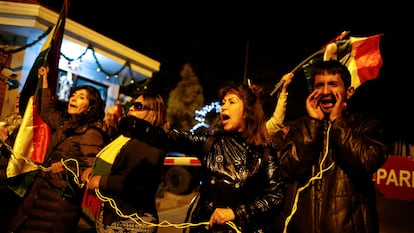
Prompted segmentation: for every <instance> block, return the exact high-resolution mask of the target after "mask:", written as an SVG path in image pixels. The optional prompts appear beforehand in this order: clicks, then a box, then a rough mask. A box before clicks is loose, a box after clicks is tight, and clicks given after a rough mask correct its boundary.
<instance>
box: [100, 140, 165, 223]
mask: <svg viewBox="0 0 414 233" xmlns="http://www.w3.org/2000/svg"><path fill="white" fill-rule="evenodd" d="M165 154H166V152H165V151H164V150H162V149H158V148H156V147H152V146H150V145H148V144H147V143H144V142H142V141H140V140H139V139H136V138H132V139H131V140H129V141H128V142H127V143H126V144H125V145H124V146H123V147H122V148H121V149H120V150H119V153H118V154H117V156H116V159H115V161H114V163H113V164H112V167H111V173H110V174H108V175H103V176H102V178H101V180H100V183H99V187H100V191H101V192H102V194H103V195H105V196H108V197H110V198H112V199H113V200H114V201H115V203H116V206H117V208H118V210H120V211H121V212H122V213H123V214H124V215H130V214H134V213H136V214H138V215H139V216H144V213H149V214H151V215H153V216H154V217H155V218H156V222H154V223H158V213H157V209H156V202H155V201H156V192H157V189H158V187H159V184H160V181H161V174H162V167H163V162H164V156H165ZM116 211H117V210H116V209H114V207H112V206H111V205H110V203H109V202H105V206H104V211H103V223H104V224H105V225H110V224H111V223H113V222H115V221H117V220H120V219H122V220H124V219H123V218H122V217H119V215H118V214H117V213H116Z"/></svg>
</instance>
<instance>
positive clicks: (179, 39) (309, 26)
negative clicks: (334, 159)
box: [39, 0, 414, 141]
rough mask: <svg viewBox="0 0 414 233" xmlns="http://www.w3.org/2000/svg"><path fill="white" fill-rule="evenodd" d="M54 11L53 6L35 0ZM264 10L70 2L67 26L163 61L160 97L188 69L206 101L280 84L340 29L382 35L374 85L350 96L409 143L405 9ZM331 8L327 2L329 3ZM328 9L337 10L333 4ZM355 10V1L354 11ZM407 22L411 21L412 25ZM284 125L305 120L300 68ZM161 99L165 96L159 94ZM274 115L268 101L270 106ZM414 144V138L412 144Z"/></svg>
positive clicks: (257, 6) (258, 6)
mask: <svg viewBox="0 0 414 233" xmlns="http://www.w3.org/2000/svg"><path fill="white" fill-rule="evenodd" d="M39 2H41V3H45V4H47V5H48V6H50V7H52V8H60V3H59V4H58V3H57V2H60V1H56V0H53V1H52V0H39ZM313 2H315V1H312V3H305V4H304V3H299V1H290V2H286V1H283V2H272V3H271V4H270V3H267V4H263V3H258V2H257V1H255V3H241V2H237V3H238V5H223V4H224V2H220V3H215V2H197V3H195V2H190V3H189V4H188V5H185V4H178V3H176V2H166V3H164V2H161V1H152V2H140V1H138V2H137V1H127V0H117V1H113V4H107V3H106V2H105V3H104V2H103V1H97V0H88V1H85V0H69V3H70V8H69V11H68V14H69V18H71V19H72V20H74V21H76V22H78V23H81V24H83V25H85V26H87V27H89V28H91V29H93V30H95V31H97V32H99V33H101V34H103V35H105V36H107V37H109V38H111V39H113V40H116V41H118V42H120V43H122V44H124V45H126V46H128V47H130V48H132V49H134V50H136V51H138V52H140V53H142V54H144V55H146V56H149V57H151V58H153V59H155V60H158V61H159V62H161V70H160V72H158V73H156V74H154V85H155V86H157V88H159V90H160V92H163V93H167V95H168V92H169V91H170V90H171V89H173V88H174V87H175V85H176V83H177V82H178V81H179V80H180V79H181V77H180V76H179V72H180V69H181V68H182V66H183V64H184V63H186V62H191V64H192V65H193V68H194V70H195V72H196V74H197V76H198V78H199V79H200V82H201V84H202V85H203V88H204V95H205V99H206V102H208V101H212V100H214V98H215V95H216V91H217V88H218V87H219V86H220V84H221V83H222V82H223V81H228V80H235V81H240V82H241V81H243V78H244V77H246V76H247V77H248V78H250V79H252V80H253V81H254V82H257V83H260V84H263V85H265V86H266V89H267V90H268V91H269V93H270V91H271V90H272V89H273V86H274V85H275V84H276V83H277V81H278V80H279V79H280V77H281V76H282V75H283V74H284V73H287V72H289V71H291V70H292V69H293V68H294V67H295V66H296V65H297V64H299V63H300V62H301V61H302V60H304V59H305V58H306V57H308V56H309V55H311V54H312V53H314V52H316V51H317V50H319V49H320V48H321V47H322V46H323V45H325V44H326V43H327V42H329V41H330V40H331V39H333V38H334V37H336V36H337V35H339V34H340V33H341V32H342V31H345V30H346V31H350V35H351V36H370V35H374V34H378V33H383V34H384V36H382V38H381V44H380V49H381V54H382V57H383V67H382V69H381V73H380V75H379V77H378V78H377V79H375V80H373V81H369V82H367V83H365V84H363V85H362V86H361V87H359V88H358V89H357V93H356V96H355V98H354V102H355V105H356V107H357V108H359V109H362V110H364V111H369V112H372V113H376V114H379V115H380V116H382V117H384V119H385V121H386V123H387V126H388V129H389V131H390V134H392V135H393V137H400V136H401V137H410V138H411V139H412V138H413V132H414V126H413V125H414V123H413V121H414V120H413V119H414V117H412V115H413V114H412V113H411V112H412V111H413V106H414V105H413V100H414V94H413V93H414V91H413V90H412V87H413V85H412V83H413V81H412V80H413V79H414V77H413V71H412V69H411V66H412V65H411V66H410V65H409V64H408V61H409V60H410V57H412V54H413V53H412V50H413V49H412V48H411V47H412V45H410V43H411V42H409V40H407V38H409V36H408V35H409V34H411V33H409V31H408V30H407V28H411V29H412V28H413V23H412V22H413V20H412V18H413V17H411V16H410V14H412V13H407V11H408V10H407V9H410V8H409V7H408V6H404V5H397V4H394V3H389V2H388V3H379V1H373V2H372V3H370V2H364V4H363V5H364V6H360V5H358V4H354V3H352V2H349V1H348V2H344V3H343V4H342V5H315V3H313ZM331 4H332V3H331ZM335 4H338V2H336V3H335ZM360 4H362V3H360ZM410 19H411V20H410ZM289 93H290V94H289V102H288V110H287V118H288V119H289V118H295V117H296V116H298V115H300V114H302V113H303V111H304V108H303V101H304V98H305V97H306V95H307V94H308V93H307V90H306V87H305V84H304V77H303V72H302V70H299V71H298V72H297V73H295V79H294V82H293V83H292V84H291V86H290V90H289ZM164 95H165V94H164ZM268 102H269V103H271V104H269V105H267V106H270V109H269V110H268V111H273V109H272V108H273V105H272V104H274V98H269V100H268ZM413 141H414V140H413Z"/></svg>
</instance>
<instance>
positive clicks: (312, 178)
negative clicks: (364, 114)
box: [283, 123, 335, 233]
mask: <svg viewBox="0 0 414 233" xmlns="http://www.w3.org/2000/svg"><path fill="white" fill-rule="evenodd" d="M331 126H332V124H331V123H329V127H328V129H327V132H326V145H325V153H324V155H323V158H322V161H321V162H320V163H319V172H318V174H316V175H315V176H313V177H311V178H310V179H309V180H308V182H307V183H306V184H305V185H304V186H302V187H300V188H298V190H297V191H296V196H295V200H294V203H293V206H292V211H291V213H290V214H289V216H288V217H287V218H286V220H285V226H284V228H283V233H287V227H288V224H289V222H290V220H291V219H292V217H293V215H294V214H295V212H296V210H297V209H298V201H299V194H300V193H301V192H302V191H303V190H305V189H306V188H307V187H309V185H310V184H311V183H312V181H314V180H320V179H322V175H323V174H324V173H325V172H326V171H328V170H329V169H331V168H332V167H333V166H334V165H335V162H332V163H331V164H330V165H329V166H328V167H326V168H323V164H324V163H325V159H326V157H327V156H328V151H329V131H331Z"/></svg>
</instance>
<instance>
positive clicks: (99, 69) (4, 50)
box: [0, 27, 133, 80]
mask: <svg viewBox="0 0 414 233" xmlns="http://www.w3.org/2000/svg"><path fill="white" fill-rule="evenodd" d="M51 31H52V27H49V28H48V29H47V30H46V31H45V32H44V33H43V34H42V35H40V36H39V37H38V38H37V39H36V40H34V41H32V42H31V43H28V44H26V45H23V46H21V47H18V48H11V49H10V48H7V47H8V46H4V47H0V53H2V54H5V55H12V54H15V53H18V52H20V51H23V50H25V49H27V48H30V47H32V46H34V45H35V44H37V43H39V42H40V41H42V40H43V39H44V38H45V37H46V36H48V35H49V33H50V32H51ZM0 39H1V40H2V41H3V42H6V40H5V39H4V38H3V37H2V36H1V35H0ZM6 44H10V43H6ZM89 50H90V51H91V52H92V56H93V58H94V61H95V63H96V66H97V69H96V71H97V72H101V73H103V74H105V75H106V79H108V80H109V79H110V78H111V77H115V78H118V77H119V75H120V74H121V72H122V71H124V70H125V69H128V75H129V76H130V78H131V80H133V72H132V68H131V62H130V61H129V60H126V61H125V63H124V65H123V66H122V67H121V68H119V69H118V70H117V71H115V72H109V71H108V70H106V69H105V68H104V67H103V66H102V65H101V63H100V62H99V59H98V58H97V56H96V52H95V49H94V47H93V45H92V44H88V47H86V49H85V51H84V52H82V53H81V54H80V55H79V56H78V57H77V58H70V57H68V56H66V55H65V54H63V53H62V52H61V53H60V55H61V56H62V57H63V58H64V59H66V60H67V61H68V63H69V64H71V63H74V62H76V61H78V62H82V58H83V57H84V56H85V55H86V54H87V52H88V51H89Z"/></svg>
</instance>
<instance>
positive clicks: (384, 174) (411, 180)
mask: <svg viewBox="0 0 414 233" xmlns="http://www.w3.org/2000/svg"><path fill="white" fill-rule="evenodd" d="M373 180H374V182H375V186H376V188H377V189H378V190H379V191H380V192H381V193H382V194H383V195H384V196H385V197H386V198H391V199H397V200H403V201H413V200H414V160H413V159H412V158H411V157H410V156H400V155H391V156H389V157H388V159H387V161H386V162H385V163H384V165H383V166H382V167H381V168H380V169H378V171H377V172H376V173H375V174H374V176H373Z"/></svg>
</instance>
